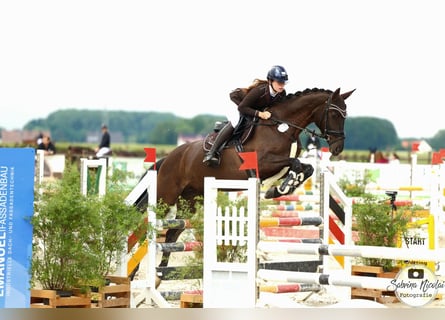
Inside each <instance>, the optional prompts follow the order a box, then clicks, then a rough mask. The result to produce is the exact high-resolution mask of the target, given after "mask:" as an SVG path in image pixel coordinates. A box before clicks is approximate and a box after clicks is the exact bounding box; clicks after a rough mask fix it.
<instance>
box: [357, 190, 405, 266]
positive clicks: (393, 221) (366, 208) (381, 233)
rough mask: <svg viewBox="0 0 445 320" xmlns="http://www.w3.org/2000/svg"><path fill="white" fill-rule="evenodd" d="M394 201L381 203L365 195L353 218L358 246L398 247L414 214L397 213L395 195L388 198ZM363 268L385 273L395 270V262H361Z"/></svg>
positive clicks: (384, 260)
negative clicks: (371, 268) (379, 267)
mask: <svg viewBox="0 0 445 320" xmlns="http://www.w3.org/2000/svg"><path fill="white" fill-rule="evenodd" d="M388 195H389V196H390V197H391V200H390V201H388V200H387V199H383V200H382V199H381V198H379V197H378V196H375V195H371V194H364V195H362V201H359V202H356V203H355V204H353V210H352V212H353V216H354V218H355V227H356V230H357V232H358V241H357V244H358V245H365V246H381V247H397V245H398V243H399V241H400V237H403V235H404V234H406V232H407V229H408V223H409V222H410V221H411V214H410V213H411V210H405V209H404V210H397V208H396V207H395V205H394V200H395V195H394V194H393V193H392V194H388ZM361 259H362V262H363V264H365V265H370V266H381V267H383V269H384V270H385V271H389V270H391V269H393V267H394V266H395V262H396V261H395V260H392V259H379V258H361Z"/></svg>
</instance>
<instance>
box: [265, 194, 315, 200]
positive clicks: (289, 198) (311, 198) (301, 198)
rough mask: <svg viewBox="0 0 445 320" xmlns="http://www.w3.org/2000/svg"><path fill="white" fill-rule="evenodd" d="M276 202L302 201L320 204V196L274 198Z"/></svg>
mask: <svg viewBox="0 0 445 320" xmlns="http://www.w3.org/2000/svg"><path fill="white" fill-rule="evenodd" d="M273 200H274V201H301V202H319V201H320V195H319V194H317V195H314V194H290V195H285V196H280V197H278V198H273Z"/></svg>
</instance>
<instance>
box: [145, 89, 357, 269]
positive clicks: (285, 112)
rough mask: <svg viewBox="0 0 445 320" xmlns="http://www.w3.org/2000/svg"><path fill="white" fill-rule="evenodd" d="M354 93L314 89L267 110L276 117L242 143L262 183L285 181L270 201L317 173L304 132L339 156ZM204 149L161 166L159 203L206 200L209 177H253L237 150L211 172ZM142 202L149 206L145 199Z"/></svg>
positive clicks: (171, 157) (194, 147)
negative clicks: (305, 150)
mask: <svg viewBox="0 0 445 320" xmlns="http://www.w3.org/2000/svg"><path fill="white" fill-rule="evenodd" d="M354 91H355V89H354V90H352V91H349V92H346V93H340V88H338V89H336V90H335V91H331V90H325V89H318V88H313V89H306V90H304V91H300V92H296V93H293V94H288V95H287V96H286V98H285V99H284V100H283V101H281V102H280V103H277V104H274V105H272V106H270V107H269V108H268V111H270V112H271V114H272V117H271V118H270V119H268V120H263V119H257V120H256V121H254V122H253V126H254V133H253V134H252V135H251V136H250V138H249V139H248V140H246V141H245V142H244V143H243V151H244V152H253V151H255V152H256V153H257V163H258V171H259V172H258V176H259V179H260V181H261V182H264V181H265V180H266V179H268V178H271V177H273V176H275V175H278V177H277V178H278V179H282V180H284V182H283V183H282V184H281V186H278V187H277V186H274V187H272V188H271V189H269V190H268V191H267V192H266V198H272V197H275V196H279V195H281V194H289V193H292V192H293V191H294V190H295V189H296V188H297V187H298V186H299V185H301V183H302V182H303V181H304V180H305V179H307V178H308V177H309V176H310V175H311V174H312V172H313V168H312V166H310V165H308V164H303V163H300V161H299V160H298V156H299V155H300V152H301V150H302V147H301V142H300V141H299V140H300V139H299V136H300V133H301V132H303V131H305V132H307V133H309V134H312V135H316V136H318V137H319V138H322V139H324V140H326V141H327V143H328V145H329V151H330V152H331V153H332V155H334V156H335V155H338V154H340V153H341V152H342V151H343V147H344V139H345V134H344V122H345V119H346V104H345V100H346V99H347V98H348V97H349V96H350V95H351V94H352V93H353V92H354ZM311 123H314V124H315V125H316V126H317V127H318V129H319V130H320V133H318V132H315V130H312V131H311V130H309V129H308V128H306V127H307V126H308V125H309V124H311ZM294 142H297V149H296V153H295V154H294V155H292V154H291V149H292V145H293V143H294ZM204 145H205V141H203V140H198V141H194V142H189V143H186V144H183V145H180V146H178V147H176V148H175V149H174V150H173V151H171V152H170V153H169V154H168V155H167V156H165V157H164V158H162V159H161V160H160V161H159V162H158V163H157V168H158V172H157V201H158V202H159V201H162V202H163V203H165V204H167V205H169V206H175V205H179V204H180V203H181V201H183V200H182V199H184V200H186V201H188V202H190V203H194V201H195V200H196V199H197V197H199V196H203V193H204V177H207V176H212V177H215V178H216V179H233V180H245V179H248V178H249V177H250V176H249V174H248V172H246V171H241V170H239V167H240V165H241V164H242V160H241V158H240V156H239V153H238V151H237V150H236V149H235V147H234V146H229V147H225V148H224V149H223V150H222V151H221V162H220V164H219V166H217V167H211V166H210V167H209V166H206V165H205V164H204V163H203V158H204V155H205V148H204V147H203V146H204ZM283 171H284V172H283ZM142 199H144V200H143V201H146V198H142ZM145 203H146V202H145ZM178 214H179V211H178ZM177 218H181V217H179V216H177ZM182 231H183V230H181V229H169V230H167V232H166V236H165V242H176V240H177V239H178V237H179V236H180V234H181V232H182ZM168 257H169V253H166V252H164V254H163V258H162V261H161V263H160V265H159V266H167V264H168Z"/></svg>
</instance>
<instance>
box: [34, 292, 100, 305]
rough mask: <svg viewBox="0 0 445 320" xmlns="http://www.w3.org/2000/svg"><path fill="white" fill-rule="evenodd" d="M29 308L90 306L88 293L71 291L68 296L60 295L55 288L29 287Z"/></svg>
mask: <svg viewBox="0 0 445 320" xmlns="http://www.w3.org/2000/svg"><path fill="white" fill-rule="evenodd" d="M30 307H31V308H91V297H90V295H89V294H80V293H78V292H76V291H73V295H72V296H70V297H62V296H60V295H59V294H58V293H57V291H56V290H43V289H31V305H30Z"/></svg>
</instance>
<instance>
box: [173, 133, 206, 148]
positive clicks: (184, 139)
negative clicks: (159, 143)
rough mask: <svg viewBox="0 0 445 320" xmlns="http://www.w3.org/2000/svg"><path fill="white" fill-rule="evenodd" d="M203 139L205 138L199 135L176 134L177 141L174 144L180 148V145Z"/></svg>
mask: <svg viewBox="0 0 445 320" xmlns="http://www.w3.org/2000/svg"><path fill="white" fill-rule="evenodd" d="M204 138H205V137H204V136H203V135H200V134H195V135H192V134H178V140H177V142H176V144H177V145H178V146H180V145H181V144H184V143H188V142H193V141H197V140H202V139H204Z"/></svg>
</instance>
